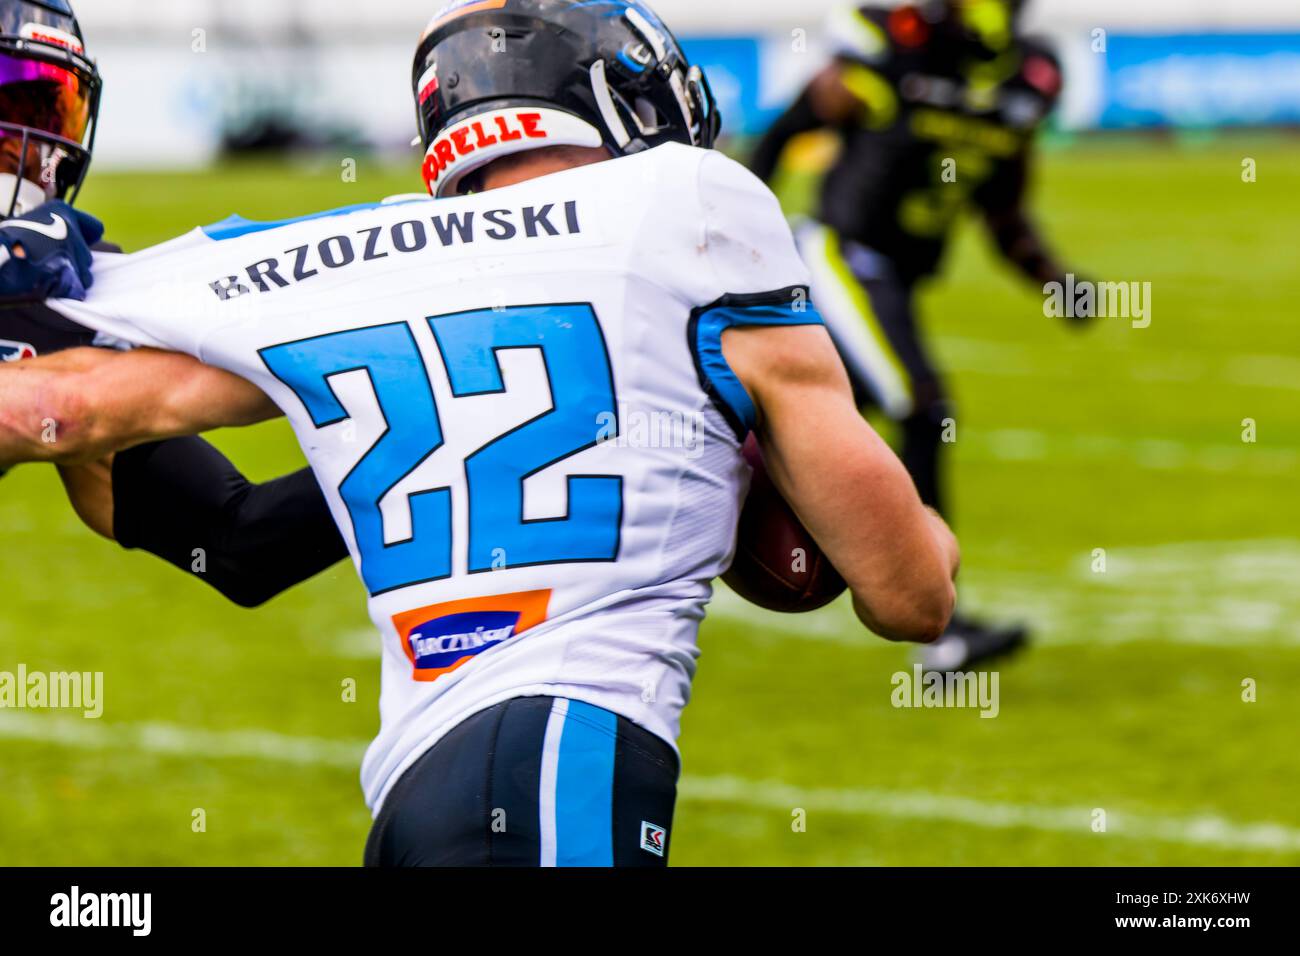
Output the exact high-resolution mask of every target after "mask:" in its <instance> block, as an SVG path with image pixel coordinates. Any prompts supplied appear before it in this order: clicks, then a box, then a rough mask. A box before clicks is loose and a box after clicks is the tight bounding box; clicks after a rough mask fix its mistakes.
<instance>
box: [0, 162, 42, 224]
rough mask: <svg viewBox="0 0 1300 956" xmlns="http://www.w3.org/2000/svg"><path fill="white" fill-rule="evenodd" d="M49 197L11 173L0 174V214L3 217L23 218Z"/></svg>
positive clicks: (38, 187)
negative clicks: (0, 213)
mask: <svg viewBox="0 0 1300 956" xmlns="http://www.w3.org/2000/svg"><path fill="white" fill-rule="evenodd" d="M48 198H49V197H48V196H47V195H45V190H44V189H42V188H41V187H40V186H38V185H36V184H35V183H33V182H30V181H29V180H26V179H19V178H18V177H17V176H15V175H14V174H13V173H0V212H2V213H3V214H4V215H5V216H11V215H12V216H23V215H26V214H27V213H29V212H31V211H32V210H33V209H35V208H36V207H37V206H39V205H41V203H43V202H45V201H46V200H47V199H48Z"/></svg>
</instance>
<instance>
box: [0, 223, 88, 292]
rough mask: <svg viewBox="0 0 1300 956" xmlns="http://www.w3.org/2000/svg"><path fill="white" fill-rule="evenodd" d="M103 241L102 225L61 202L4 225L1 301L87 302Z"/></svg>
mask: <svg viewBox="0 0 1300 956" xmlns="http://www.w3.org/2000/svg"><path fill="white" fill-rule="evenodd" d="M103 236H104V224H103V223H101V222H100V221H99V220H98V219H96V218H95V217H94V216H92V215H90V214H88V213H84V212H82V211H80V210H79V209H73V208H72V207H71V206H69V205H68V204H67V203H65V202H61V201H58V200H54V201H51V202H47V203H45V204H43V205H41V206H38V207H36V208H35V209H33V210H32V211H31V212H29V213H27V214H26V215H24V216H19V217H18V218H17V219H7V220H5V221H3V222H0V301H4V302H40V301H42V300H44V299H84V298H85V297H86V290H88V289H89V288H90V287H91V285H92V284H93V283H94V277H93V276H92V275H91V271H90V267H91V261H92V258H93V256H92V253H91V251H90V247H91V246H93V245H94V244H95V243H97V242H99V240H100V239H102V238H103Z"/></svg>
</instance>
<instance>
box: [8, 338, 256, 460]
mask: <svg viewBox="0 0 1300 956" xmlns="http://www.w3.org/2000/svg"><path fill="white" fill-rule="evenodd" d="M279 414H280V411H279V409H277V408H276V407H275V405H274V404H273V403H272V402H271V401H270V400H269V399H268V398H267V397H266V395H265V394H263V393H262V391H261V390H260V389H259V388H257V386H255V385H252V384H251V383H249V382H247V381H246V380H244V379H241V378H239V377H238V376H235V375H232V374H231V373H229V372H225V371H222V370H221V369H217V368H213V367H211V366H208V365H204V364H203V363H202V362H199V361H198V360H197V359H194V358H192V357H190V356H188V355H181V354H179V353H175V352H162V351H158V350H154V349H138V350H136V351H133V352H126V353H115V352H107V351H104V350H102V349H72V350H69V351H67V352H62V353H59V354H58V355H54V356H49V357H43V358H38V359H32V360H30V361H27V362H21V363H14V364H12V365H8V366H6V367H4V368H0V467H4V466H8V465H12V464H16V463H18V462H23V461H50V462H55V463H58V464H64V465H78V464H87V463H89V462H93V461H96V460H97V459H101V458H103V457H104V456H106V455H108V454H110V453H111V452H114V451H118V450H121V449H123V448H130V447H132V446H134V445H138V444H141V443H143V442H146V441H152V440H156V439H160V438H170V437H174V436H178V435H190V434H197V433H199V432H204V431H210V430H211V429H214V428H221V427H226V426H240V425H252V424H256V423H257V422H261V421H266V420H268V419H271V418H275V417H276V416H278V415H279Z"/></svg>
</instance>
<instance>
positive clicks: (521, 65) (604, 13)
mask: <svg viewBox="0 0 1300 956" xmlns="http://www.w3.org/2000/svg"><path fill="white" fill-rule="evenodd" d="M412 80H413V81H414V84H415V99H416V122H417V123H418V125H419V131H420V137H419V141H420V142H421V143H422V144H423V145H424V147H425V149H426V153H425V162H424V179H425V183H426V185H428V187H429V192H430V193H432V194H433V195H435V196H448V195H456V194H457V193H459V192H461V191H463V188H464V185H465V177H466V176H467V175H468V174H470V173H472V172H474V171H475V170H477V169H479V168H481V167H483V166H485V165H486V164H487V163H490V162H492V161H493V160H495V159H498V158H500V157H502V156H506V155H509V154H511V153H515V152H520V151H522V150H525V149H537V148H540V147H545V146H589V147H596V146H605V147H606V148H607V149H609V150H610V152H611V153H612V154H613V155H615V156H623V155H627V154H630V153H636V152H640V151H641V150H644V149H649V148H651V147H654V146H658V145H660V144H662V143H667V142H676V143H685V144H688V145H692V146H700V147H704V148H708V147H711V146H712V145H713V142H714V140H715V139H716V138H717V135H718V129H719V127H720V125H721V119H720V117H719V115H718V111H717V106H716V104H715V102H714V99H713V92H712V91H711V90H710V89H709V83H708V80H707V79H706V78H705V76H704V73H703V72H702V71H701V70H700V69H699V67H695V66H691V65H690V63H688V62H687V60H686V56H685V54H683V52H682V48H681V46H680V45H679V44H678V42H677V40H676V39H674V37H673V35H672V34H671V33H670V32H669V31H668V28H667V27H666V26H664V24H663V22H662V21H661V20H660V19H659V18H658V17H657V16H656V15H655V14H654V13H653V12H652V11H651V10H650V8H649V7H647V6H646V5H645V4H644V3H641V2H639V0H456V2H452V3H449V4H447V5H446V6H445V7H444V8H443V9H442V10H441V11H439V13H438V14H437V15H435V16H434V18H433V20H432V22H431V23H430V24H429V26H428V28H427V29H426V30H425V33H424V36H423V37H422V38H421V40H420V46H419V49H418V50H417V51H416V55H415V66H414V70H413V72H412Z"/></svg>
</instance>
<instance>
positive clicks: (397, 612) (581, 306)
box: [54, 145, 821, 811]
mask: <svg viewBox="0 0 1300 956" xmlns="http://www.w3.org/2000/svg"><path fill="white" fill-rule="evenodd" d="M97 270H98V271H97V273H96V281H95V285H94V288H93V290H92V292H91V295H90V298H89V300H88V301H86V302H84V303H76V302H59V303H54V305H55V307H56V308H57V309H59V311H61V312H63V313H64V314H66V315H68V316H69V317H71V318H73V319H74V320H76V321H78V322H81V323H83V324H85V325H87V326H90V327H91V328H94V329H96V330H98V331H100V332H104V333H107V334H109V335H112V336H116V337H118V338H121V339H124V340H126V341H129V342H131V343H134V344H137V345H147V346H155V347H160V348H166V349H175V350H179V351H183V352H188V353H190V354H192V355H195V356H197V357H199V358H200V359H202V360H203V361H205V362H208V363H210V364H213V365H217V366H220V367H222V368H225V369H229V370H230V371H232V372H235V373H237V374H238V375H241V376H243V377H244V378H247V379H249V380H251V381H253V382H255V383H256V384H257V385H259V386H260V387H261V388H262V389H264V390H265V391H266V393H267V394H268V395H269V396H270V397H271V398H272V399H273V400H274V401H275V402H276V404H278V405H279V406H280V408H282V409H283V410H284V412H285V414H286V415H287V416H288V417H289V420H290V422H291V423H292V425H293V428H294V431H295V432H296V434H297V436H298V439H299V441H300V443H301V444H302V448H303V451H304V452H305V453H306V455H307V459H308V461H309V462H310V463H311V466H312V468H313V469H314V471H315V473H316V476H317V478H318V480H319V482H320V485H321V487H322V489H324V492H325V494H326V496H327V497H328V499H329V502H330V507H331V509H332V511H333V514H334V517H335V519H336V520H337V522H338V525H339V527H340V528H341V529H342V532H343V535H344V537H345V538H346V539H347V542H348V546H349V547H350V549H351V552H352V556H353V560H354V561H355V563H356V566H357V570H358V572H359V574H360V575H361V578H362V580H363V581H364V582H365V585H366V588H367V590H368V591H369V594H370V614H371V617H372V618H373V620H374V622H375V625H376V627H378V628H379V630H380V632H381V634H382V637H383V693H382V698H381V701H380V711H381V717H382V726H381V729H380V732H379V735H378V737H377V738H376V740H375V741H374V743H373V744H372V745H371V747H370V749H369V751H368V753H367V755H366V758H365V762H364V765H363V767H362V785H363V787H364V789H365V792H366V797H367V802H368V803H369V804H370V806H371V807H372V809H373V810H375V811H377V810H378V807H379V804H380V803H381V802H382V800H383V799H384V796H385V795H386V793H387V792H388V789H389V787H391V786H392V784H393V783H394V782H396V780H397V779H398V777H399V776H400V775H401V773H402V771H403V770H405V769H406V767H408V766H409V765H410V764H411V763H413V762H414V761H415V760H416V759H417V758H418V757H419V756H420V755H421V754H422V753H424V751H426V750H427V749H428V748H429V747H430V746H431V745H432V744H434V743H435V742H436V741H437V740H438V739H439V738H440V737H441V735H443V734H444V733H446V732H447V731H448V730H450V729H451V728H452V727H454V726H455V725H456V724H458V723H459V722H461V721H463V720H465V719H466V718H467V717H469V716H470V715H472V714H473V713H475V712H477V711H479V710H482V709H484V708H487V707H490V706H492V705H494V704H496V703H498V702H500V701H503V700H506V699H508V698H511V697H518V696H528V695H540V694H547V695H554V696H560V697H567V698H571V699H573V700H579V701H585V702H587V703H590V704H592V705H595V706H598V707H603V708H606V709H607V710H610V711H613V712H615V713H617V714H620V715H622V716H624V717H626V718H628V719H630V720H632V721H634V722H636V723H638V724H640V725H642V726H643V727H645V728H647V729H649V730H650V731H652V732H653V733H655V734H657V735H659V736H660V737H662V738H664V739H665V740H667V741H668V742H669V743H672V744H674V745H675V738H676V736H677V731H678V724H679V719H680V716H681V711H682V708H683V707H684V706H685V704H686V700H687V697H688V695H689V692H690V683H691V678H692V676H693V674H694V671H695V660H696V657H697V654H698V652H697V650H696V632H697V630H698V628H699V625H700V621H701V620H702V619H703V617H704V608H705V605H706V604H707V602H708V600H709V597H710V595H711V581H712V580H713V578H715V577H716V576H717V575H719V574H720V573H722V572H723V571H724V570H725V569H726V567H727V566H728V563H729V561H730V558H731V554H732V549H733V545H734V539H735V529H736V520H737V516H738V512H739V508H740V504H741V501H742V498H743V495H744V491H745V486H746V485H747V482H748V475H749V472H748V468H747V467H746V466H745V464H744V462H743V459H742V457H741V455H740V453H739V449H740V439H741V436H743V434H744V433H745V431H747V430H748V429H749V428H750V427H751V426H752V424H753V420H754V408H753V405H752V404H751V402H750V399H749V398H748V396H747V395H746V393H745V390H744V388H743V387H742V386H741V385H740V383H739V381H738V380H737V379H736V378H735V376H734V375H733V374H732V372H731V371H730V369H729V368H728V367H727V364H726V361H725V360H724V358H723V356H722V350H721V338H722V332H723V330H725V329H727V328H729V327H731V326H735V325H801V324H815V323H819V322H820V321H821V319H820V317H819V316H818V314H817V312H816V310H815V309H813V308H812V306H811V304H810V303H809V301H808V297H807V289H806V286H807V283H808V276H807V274H806V272H805V269H804V266H803V264H802V263H801V261H800V259H799V255H798V253H797V252H796V251H795V246H794V242H793V240H792V238H791V235H790V231H789V228H788V227H787V225H786V222H785V219H784V217H783V216H782V213H781V210H780V208H779V206H778V203H777V201H776V199H775V197H774V196H773V195H772V194H771V193H770V192H769V191H768V190H767V188H766V187H765V186H763V185H762V183H760V182H759V181H758V180H757V179H756V178H755V177H754V176H752V175H751V174H750V173H749V172H748V171H747V170H745V169H744V168H743V167H742V166H740V165H738V164H737V163H735V162H733V161H732V160H730V159H727V158H726V157H724V156H723V155H721V154H719V153H716V152H713V151H706V150H700V149H694V148H691V147H687V146H677V145H667V146H661V147H659V148H657V149H653V150H650V151H647V152H644V153H641V154H639V155H634V156H629V157H625V158H621V159H616V160H610V161H608V162H603V163H597V164H595V165H591V166H585V167H581V168H577V169H571V170H566V171H564V172H560V173H556V174H552V175H549V176H545V177H542V178H539V179H534V180H531V181H528V182H524V183H521V184H518V185H515V186H511V187H508V188H505V189H499V190H492V191H489V192H485V193H480V194H477V195H474V196H467V197H459V198H455V199H442V200H428V199H415V200H410V199H408V200H405V201H399V202H390V203H386V204H378V205H373V206H364V207H355V208H350V209H343V210H338V211H335V212H331V213H326V214H323V215H321V216H315V217H309V218H307V219H302V220H294V221H288V222H281V223H253V222H249V221H247V220H242V219H238V218H232V219H231V220H227V221H226V222H224V223H220V224H218V225H216V226H211V227H207V228H205V229H196V230H195V231H193V232H191V233H189V234H187V235H185V236H183V237H181V238H179V239H176V240H173V241H171V242H168V243H165V244H163V245H160V246H157V247H155V248H153V249H148V250H145V251H143V252H140V253H137V254H135V255H130V256H124V257H119V258H114V259H111V260H104V261H103V262H102V264H100V263H99V262H97ZM159 387H160V388H165V387H166V385H165V383H159Z"/></svg>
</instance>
